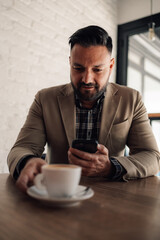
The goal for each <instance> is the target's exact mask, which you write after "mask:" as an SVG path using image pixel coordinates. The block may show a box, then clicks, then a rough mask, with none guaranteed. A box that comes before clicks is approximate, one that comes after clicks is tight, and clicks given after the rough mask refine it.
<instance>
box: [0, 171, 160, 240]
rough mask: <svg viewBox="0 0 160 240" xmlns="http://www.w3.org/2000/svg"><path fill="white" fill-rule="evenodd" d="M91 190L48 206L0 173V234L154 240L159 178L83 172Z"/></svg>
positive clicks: (159, 215) (24, 239)
mask: <svg viewBox="0 0 160 240" xmlns="http://www.w3.org/2000/svg"><path fill="white" fill-rule="evenodd" d="M81 184H83V185H86V186H90V187H91V188H92V189H93V190H94V191H95V195H94V196H93V197H92V198H91V199H88V200H86V201H84V202H82V203H81V204H80V205H78V206H75V207H69V208H54V207H48V206H45V205H43V204H42V203H40V202H39V201H37V200H35V199H32V198H31V197H29V196H28V195H26V194H24V193H22V192H20V191H19V190H18V189H17V188H16V186H15V182H14V180H13V179H12V178H11V177H10V175H9V174H0V240H35V239H37V240H41V239H45V240H50V239H52V240H72V239H74V240H90V239H91V240H94V239H95V240H101V239H105V240H117V239H118V240H121V239H123V240H132V239H133V240H159V239H160V179H159V177H150V178H146V179H142V180H135V181H130V182H127V183H126V182H107V181H106V180H105V179H96V178H83V179H82V181H81Z"/></svg>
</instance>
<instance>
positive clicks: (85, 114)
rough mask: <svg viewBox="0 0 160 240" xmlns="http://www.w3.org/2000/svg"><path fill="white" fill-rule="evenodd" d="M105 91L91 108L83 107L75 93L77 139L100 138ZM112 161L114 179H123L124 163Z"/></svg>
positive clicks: (113, 159) (112, 159)
mask: <svg viewBox="0 0 160 240" xmlns="http://www.w3.org/2000/svg"><path fill="white" fill-rule="evenodd" d="M104 98H105V93H104V94H103V95H102V96H101V97H100V98H99V99H98V100H97V102H96V103H95V105H94V106H93V107H92V108H91V109H87V108H83V107H82V104H81V102H80V100H79V98H78V96H77V95H75V102H76V139H85V140H90V139H95V140H98V138H99V130H100V124H101V114H102V108H103V102H104ZM110 161H111V163H112V164H113V165H114V167H115V172H114V176H112V179H113V180H118V179H121V178H122V176H123V174H124V173H125V170H124V168H123V167H122V165H121V164H120V163H119V162H118V161H117V160H116V159H115V158H110Z"/></svg>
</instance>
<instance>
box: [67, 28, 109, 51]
mask: <svg viewBox="0 0 160 240" xmlns="http://www.w3.org/2000/svg"><path fill="white" fill-rule="evenodd" d="M69 44H70V46H71V49H72V48H73V46H74V45H75V44H80V45H81V46H83V47H90V46H98V45H100V46H106V48H107V49H108V51H109V52H110V53H112V38H111V37H110V36H109V35H108V33H107V32H106V31H105V30H104V29H103V28H101V27H99V26H94V25H91V26H88V27H84V28H81V29H79V30H77V31H76V32H75V33H73V34H72V35H71V36H70V38H69Z"/></svg>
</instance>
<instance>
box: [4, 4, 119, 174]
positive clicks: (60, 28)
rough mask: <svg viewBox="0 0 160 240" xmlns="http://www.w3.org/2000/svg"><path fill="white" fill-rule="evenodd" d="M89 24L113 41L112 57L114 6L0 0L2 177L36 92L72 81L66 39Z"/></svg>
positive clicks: (114, 21) (115, 22) (112, 79)
mask: <svg viewBox="0 0 160 240" xmlns="http://www.w3.org/2000/svg"><path fill="white" fill-rule="evenodd" d="M91 24H96V25H99V26H101V27H103V28H105V29H106V30H107V31H108V32H109V34H110V35H111V36H112V38H113V44H114V49H113V56H114V57H115V55H116V40H117V0H87V1H86V0H0V134H1V138H0V172H8V167H7V162H6V158H7V155H8V152H9V150H10V148H11V147H12V145H13V144H14V142H15V140H16V137H17V135H18V132H19V130H20V128H21V127H22V125H23V123H24V121H25V118H26V115H27V112H28V109H29V107H30V105H31V103H32V101H33V99H34V95H35V94H36V92H37V91H38V90H39V89H42V88H45V87H49V86H53V85H59V84H63V83H67V82H69V81H70V77H69V62H68V56H69V46H68V38H69V36H70V35H71V34H72V33H73V32H74V31H76V30H77V29H78V28H82V27H84V26H87V25H91ZM114 79H115V70H114V72H113V74H112V78H111V81H115V80H114Z"/></svg>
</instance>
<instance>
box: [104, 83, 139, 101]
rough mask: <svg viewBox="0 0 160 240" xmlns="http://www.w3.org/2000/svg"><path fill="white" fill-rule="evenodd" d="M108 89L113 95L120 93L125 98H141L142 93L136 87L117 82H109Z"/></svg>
mask: <svg viewBox="0 0 160 240" xmlns="http://www.w3.org/2000/svg"><path fill="white" fill-rule="evenodd" d="M108 91H109V92H111V94H112V95H119V96H120V97H121V98H122V99H124V100H129V99H132V100H133V99H137V98H138V99H139V98H141V94H140V93H139V92H138V91H137V90H136V89H133V88H130V87H127V86H124V85H119V84H116V83H109V85H108Z"/></svg>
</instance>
